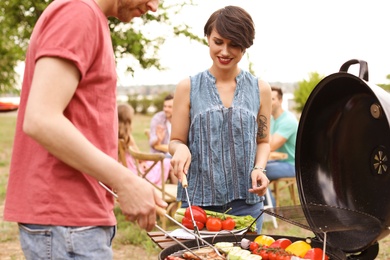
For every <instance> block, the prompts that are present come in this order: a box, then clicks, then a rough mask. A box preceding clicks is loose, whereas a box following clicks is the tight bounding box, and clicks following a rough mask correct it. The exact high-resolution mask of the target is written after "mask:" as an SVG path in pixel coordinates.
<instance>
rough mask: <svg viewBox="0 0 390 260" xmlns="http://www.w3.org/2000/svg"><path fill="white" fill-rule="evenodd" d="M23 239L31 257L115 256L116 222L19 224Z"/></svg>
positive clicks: (82, 257)
mask: <svg viewBox="0 0 390 260" xmlns="http://www.w3.org/2000/svg"><path fill="white" fill-rule="evenodd" d="M19 232H20V243H21V246H22V250H23V253H24V256H25V257H26V259H27V260H30V259H31V260H35V259H85V260H87V259H88V260H89V259H104V260H105V259H112V247H111V242H112V239H113V238H114V236H115V233H116V227H115V226H107V227H105V226H101V227H94V226H91V227H65V226H46V225H33V224H19Z"/></svg>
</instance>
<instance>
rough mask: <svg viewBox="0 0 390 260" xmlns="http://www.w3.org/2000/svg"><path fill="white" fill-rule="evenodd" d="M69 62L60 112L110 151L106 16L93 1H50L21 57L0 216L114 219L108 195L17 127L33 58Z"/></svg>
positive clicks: (111, 68) (113, 117) (112, 119)
mask: <svg viewBox="0 0 390 260" xmlns="http://www.w3.org/2000/svg"><path fill="white" fill-rule="evenodd" d="M47 56H50V57H61V58H65V59H68V60H70V61H72V62H73V63H74V64H75V65H76V66H77V68H78V69H79V71H80V73H81V79H80V82H79V85H78V87H77V89H76V92H75V94H74V96H73V98H72V100H71V101H70V103H69V105H68V107H67V108H66V110H65V116H66V117H67V118H68V119H69V120H70V121H71V122H72V123H73V124H74V125H75V126H76V128H77V129H79V130H80V131H81V132H82V133H83V134H84V136H85V137H86V138H87V139H88V140H89V141H90V142H91V143H93V144H94V145H95V146H96V147H97V148H99V149H100V150H102V151H103V152H105V153H106V154H108V155H110V156H111V157H113V158H116V157H117V136H118V132H117V127H118V123H117V118H118V116H117V110H116V79H117V77H116V70H115V60H114V53H113V48H112V43H111V37H110V30H109V28H108V20H107V18H106V17H105V15H104V14H103V13H102V11H101V9H100V8H99V6H98V5H97V4H96V3H95V1H93V0H82V1H80V0H56V1H54V2H53V3H51V4H50V5H49V6H48V7H47V9H46V10H45V11H44V13H43V14H42V16H41V17H40V18H39V21H38V22H37V24H36V26H35V28H34V31H33V33H32V36H31V40H30V45H29V49H28V52H27V57H26V64H25V74H24V80H23V87H22V93H21V103H20V108H19V114H18V121H17V127H16V133H15V141H14V147H13V154H12V160H11V169H10V177H9V182H8V188H7V194H6V204H5V210H4V219H5V220H7V221H16V222H22V223H31V224H45V225H66V226H97V225H115V224H116V220H115V216H114V213H113V207H114V199H113V197H112V195H110V194H109V193H108V192H106V191H105V190H104V189H103V188H102V187H101V186H100V185H99V183H98V181H97V180H96V179H94V178H92V177H90V176H89V175H86V174H83V173H81V172H79V171H77V170H75V169H73V168H71V167H70V166H68V165H66V164H65V163H63V162H62V161H60V160H58V159H57V158H56V157H54V156H53V155H51V154H49V153H48V152H47V150H45V149H44V148H43V147H42V146H41V145H39V144H38V143H37V142H35V141H34V140H33V139H31V138H30V137H28V136H27V135H26V134H25V133H24V132H23V131H22V125H23V118H24V113H25V107H26V102H27V97H28V94H29V91H30V86H31V82H32V77H33V72H34V68H35V63H36V62H37V60H38V59H39V58H42V57H47Z"/></svg>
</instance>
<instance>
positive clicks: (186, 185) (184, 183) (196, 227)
mask: <svg viewBox="0 0 390 260" xmlns="http://www.w3.org/2000/svg"><path fill="white" fill-rule="evenodd" d="M181 186H183V188H184V190H185V191H186V196H187V203H188V208H189V209H190V214H191V220H192V225H193V226H194V233H196V234H197V236H195V238H196V244H197V245H198V248H200V245H199V239H198V237H200V233H199V229H198V226H197V225H196V221H195V219H194V213H193V212H192V207H191V201H190V196H189V195H188V190H187V187H188V181H187V176H186V175H185V174H183V179H182V181H181Z"/></svg>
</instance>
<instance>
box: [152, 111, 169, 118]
mask: <svg viewBox="0 0 390 260" xmlns="http://www.w3.org/2000/svg"><path fill="white" fill-rule="evenodd" d="M165 118H166V116H165V113H164V111H160V112H157V113H155V114H154V115H153V117H152V120H165Z"/></svg>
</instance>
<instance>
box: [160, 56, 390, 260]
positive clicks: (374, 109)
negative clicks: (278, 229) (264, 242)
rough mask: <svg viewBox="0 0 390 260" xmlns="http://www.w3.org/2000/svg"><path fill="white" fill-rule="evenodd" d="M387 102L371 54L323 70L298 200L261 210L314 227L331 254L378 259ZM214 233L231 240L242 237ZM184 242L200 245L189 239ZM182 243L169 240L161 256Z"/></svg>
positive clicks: (302, 127)
mask: <svg viewBox="0 0 390 260" xmlns="http://www.w3.org/2000/svg"><path fill="white" fill-rule="evenodd" d="M351 65H357V66H359V75H358V76H355V75H353V74H350V73H348V69H349V67H350V66H351ZM389 110H390V95H389V93H387V92H386V91H384V90H383V89H382V88H380V87H378V86H376V85H373V84H371V83H369V82H368V66H367V62H365V61H362V60H355V59H354V60H349V61H347V62H346V63H344V64H343V65H342V66H341V68H340V71H339V72H338V73H334V74H331V75H329V76H327V77H325V78H324V79H323V80H322V81H321V82H320V83H318V85H317V86H316V87H315V88H314V90H313V91H312V93H311V94H310V96H309V98H308V100H307V103H306V105H305V107H304V109H303V111H302V115H301V119H300V122H299V127H298V134H297V146H296V162H295V165H296V178H297V185H298V193H299V198H300V201H301V205H299V206H291V207H276V208H271V209H266V210H264V212H265V213H267V214H269V215H272V216H275V217H277V218H279V219H282V220H284V221H287V222H289V223H291V224H293V225H297V226H299V227H301V228H304V229H308V230H310V231H312V232H313V233H314V234H315V237H314V238H312V243H313V246H315V247H321V248H322V247H323V246H324V245H325V247H326V253H327V254H328V255H329V257H330V258H331V259H362V260H366V259H367V260H372V259H375V258H376V256H377V255H378V252H379V245H378V240H380V239H382V238H383V237H385V236H387V235H388V234H389V232H390V229H389V226H390V203H387V199H386V198H389V197H390V188H389V185H390V169H389V149H390V131H389V130H390V125H389V121H390V111H389ZM244 236H245V235H244ZM271 236H273V235H271ZM246 237H247V238H249V239H254V238H255V237H256V236H255V235H246ZM273 237H275V239H277V238H279V237H280V236H273ZM287 238H289V239H290V240H292V241H295V240H298V239H299V240H305V238H295V237H288V236H287ZM208 239H211V238H208ZM214 239H216V240H215V242H218V241H228V242H232V241H233V242H234V241H235V240H237V237H235V236H234V235H224V236H218V237H216V238H214ZM210 241H211V240H210ZM238 241H240V238H238ZM185 243H186V245H187V246H189V247H194V246H196V242H195V241H192V240H191V241H187V242H185ZM180 250H182V248H179V247H178V245H175V246H171V247H168V248H166V249H164V250H163V251H162V252H161V253H160V256H159V258H160V259H164V258H165V257H166V256H168V255H170V254H173V253H175V252H178V251H180Z"/></svg>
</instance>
